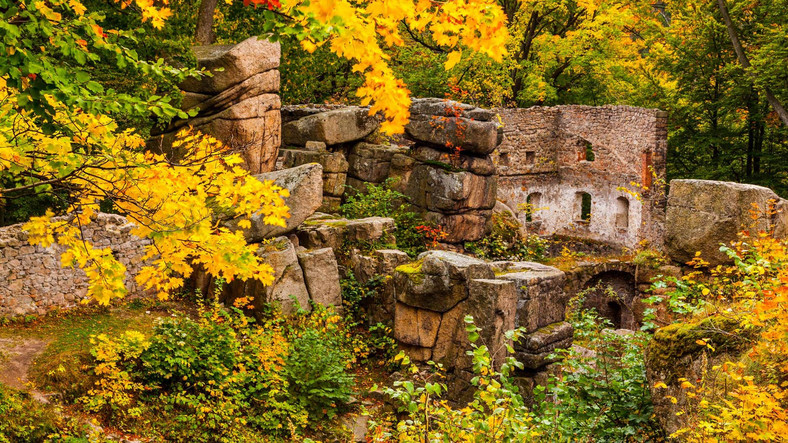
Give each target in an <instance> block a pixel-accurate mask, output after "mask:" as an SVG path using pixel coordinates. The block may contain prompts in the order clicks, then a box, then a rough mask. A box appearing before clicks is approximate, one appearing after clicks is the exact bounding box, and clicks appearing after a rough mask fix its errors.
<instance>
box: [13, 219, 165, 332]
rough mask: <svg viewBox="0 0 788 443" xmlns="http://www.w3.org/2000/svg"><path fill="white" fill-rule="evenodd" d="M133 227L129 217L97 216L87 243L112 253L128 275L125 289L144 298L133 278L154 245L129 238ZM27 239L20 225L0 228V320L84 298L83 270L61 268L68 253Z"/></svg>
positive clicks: (87, 230)
mask: <svg viewBox="0 0 788 443" xmlns="http://www.w3.org/2000/svg"><path fill="white" fill-rule="evenodd" d="M132 228H133V225H132V224H131V223H129V222H128V220H126V218H125V217H121V216H119V215H113V214H98V215H97V217H96V219H95V221H94V222H93V223H91V224H89V225H88V226H86V227H85V229H84V238H85V240H87V241H89V242H91V243H93V245H94V246H96V247H98V248H107V247H108V248H111V249H112V253H113V255H114V256H115V257H116V258H117V259H118V260H119V261H120V262H121V263H122V264H123V265H125V266H126V268H127V270H128V274H127V275H128V276H127V277H126V289H128V291H129V293H130V294H132V295H141V294H142V292H143V291H142V290H141V288H139V287H137V284H136V282H135V281H134V275H135V274H136V273H137V272H138V271H139V269H140V268H141V267H142V264H143V263H142V260H141V258H142V256H143V255H144V254H145V246H146V245H148V244H149V243H150V242H149V240H146V239H141V238H139V237H135V236H133V235H131V234H130V233H129V232H130V231H131V229H132ZM27 239H28V236H27V233H26V232H24V231H23V230H22V225H21V224H18V225H12V226H6V227H4V228H0V317H6V316H16V315H27V314H43V313H45V312H46V311H48V310H50V309H53V308H67V307H72V306H75V305H76V304H77V303H79V302H80V301H81V300H83V299H85V296H86V294H87V289H88V279H87V277H86V276H85V273H84V272H83V271H82V270H80V269H74V268H63V267H61V263H60V254H61V253H62V252H63V250H64V248H63V247H62V246H59V245H52V246H50V247H47V248H44V247H41V246H33V245H31V244H30V243H29V242H28V240H27Z"/></svg>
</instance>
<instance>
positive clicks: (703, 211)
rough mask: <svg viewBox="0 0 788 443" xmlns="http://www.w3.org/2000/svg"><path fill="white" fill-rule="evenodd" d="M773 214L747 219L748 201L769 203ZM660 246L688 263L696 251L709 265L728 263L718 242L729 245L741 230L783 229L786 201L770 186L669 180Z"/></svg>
mask: <svg viewBox="0 0 788 443" xmlns="http://www.w3.org/2000/svg"><path fill="white" fill-rule="evenodd" d="M770 201H773V202H774V203H775V204H776V208H775V209H777V210H778V213H777V214H775V215H773V216H771V217H762V218H760V219H758V220H753V219H752V218H751V210H752V209H753V204H756V205H758V207H759V208H760V209H761V210H763V209H766V208H767V207H768V206H769V202H770ZM665 226H666V233H665V248H666V251H667V253H668V255H669V256H670V258H672V259H673V260H675V261H679V262H687V261H689V260H691V259H692V258H693V257H695V253H696V252H700V253H701V257H702V258H703V259H704V260H706V261H708V262H709V263H710V264H711V266H715V265H718V264H723V263H728V262H730V259H729V258H728V256H727V255H725V254H724V253H723V252H721V251H720V250H719V249H720V244H722V243H724V244H730V243H731V242H732V241H734V240H736V238H737V234H738V233H739V232H740V231H742V230H743V229H748V230H751V231H758V230H764V229H774V231H775V235H776V236H778V237H783V236H785V235H786V233H787V232H788V201H786V200H783V199H781V198H780V197H779V196H777V194H775V193H774V191H772V190H771V189H768V188H764V187H762V186H755V185H748V184H742V183H731V182H719V181H710V180H672V181H671V182H670V195H669V196H668V206H667V216H666V223H665Z"/></svg>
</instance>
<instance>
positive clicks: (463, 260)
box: [394, 251, 517, 372]
mask: <svg viewBox="0 0 788 443" xmlns="http://www.w3.org/2000/svg"><path fill="white" fill-rule="evenodd" d="M394 288H395V297H396V306H395V315H394V337H395V338H396V339H397V341H398V342H399V344H400V347H402V348H403V349H404V350H405V351H406V352H408V354H409V355H410V357H411V359H413V360H415V361H427V360H433V361H436V362H441V363H443V364H444V365H445V367H446V368H447V369H449V370H455V369H456V370H459V371H466V372H467V371H469V370H470V367H471V361H470V359H469V357H468V356H467V355H466V354H465V351H466V350H468V349H470V344H469V343H468V340H467V333H466V331H465V324H464V321H463V319H464V318H465V316H466V315H472V316H473V318H474V321H475V324H476V326H477V327H479V328H480V329H481V331H482V332H481V334H482V339H483V340H484V343H485V344H486V345H487V346H488V347H489V348H490V349H498V348H499V347H500V346H502V345H503V344H504V343H505V341H506V340H505V337H504V333H505V332H506V331H508V330H511V329H514V327H515V314H516V306H517V298H516V297H517V295H516V290H515V286H514V283H513V282H511V281H508V280H502V279H498V278H496V276H495V274H494V272H493V268H492V267H491V266H490V264H489V263H486V262H484V261H483V260H479V259H477V258H473V257H469V256H465V255H461V254H458V253H455V252H449V251H427V252H425V253H423V254H421V255H420V256H419V257H418V261H416V262H414V263H410V264H406V265H402V266H399V267H398V268H396V271H395V273H394ZM498 355H499V356H500V355H501V354H500V353H499V354H498ZM496 363H498V364H499V363H501V361H497V362H496Z"/></svg>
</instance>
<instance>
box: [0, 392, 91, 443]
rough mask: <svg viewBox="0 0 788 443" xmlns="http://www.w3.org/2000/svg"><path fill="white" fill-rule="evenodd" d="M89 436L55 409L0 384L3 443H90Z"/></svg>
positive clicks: (0, 439)
mask: <svg viewBox="0 0 788 443" xmlns="http://www.w3.org/2000/svg"><path fill="white" fill-rule="evenodd" d="M86 435H87V432H86V430H85V429H81V427H80V426H79V425H77V424H76V423H75V422H74V420H68V419H65V418H63V417H62V416H61V415H60V414H58V413H57V412H56V411H55V410H54V409H53V408H52V407H51V406H49V405H45V404H42V403H40V402H38V401H37V400H34V399H32V398H30V396H29V395H28V394H26V393H23V392H17V391H15V390H13V389H11V388H8V387H6V386H4V385H2V384H0V443H38V442H69V443H82V442H84V443H87V442H88V441H89V440H88V438H87V437H86ZM90 441H98V440H97V439H96V438H93V439H91V440H90Z"/></svg>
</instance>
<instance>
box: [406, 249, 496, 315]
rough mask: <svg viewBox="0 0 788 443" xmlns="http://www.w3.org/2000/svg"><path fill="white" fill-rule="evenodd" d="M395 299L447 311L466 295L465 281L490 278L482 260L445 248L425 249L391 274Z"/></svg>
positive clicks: (415, 305) (492, 275)
mask: <svg viewBox="0 0 788 443" xmlns="http://www.w3.org/2000/svg"><path fill="white" fill-rule="evenodd" d="M394 278H395V287H396V290H397V300H398V301H400V302H402V303H405V304H407V305H409V306H413V307H418V308H422V309H429V310H432V311H436V312H447V311H449V310H450V309H451V308H453V307H454V306H456V305H457V304H458V303H459V302H461V301H463V300H465V299H467V298H468V288H467V282H468V281H469V280H472V279H477V278H481V279H484V278H487V279H492V278H494V274H493V272H492V269H491V268H490V267H489V265H487V264H486V263H485V262H484V261H482V260H479V259H477V258H473V257H469V256H465V255H462V254H457V253H454V252H448V251H427V252H425V253H423V254H421V255H420V256H419V260H418V261H417V262H415V263H411V264H408V265H402V266H400V267H398V268H397V269H396V272H395V274H394Z"/></svg>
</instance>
